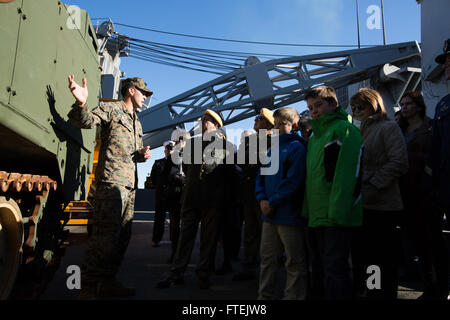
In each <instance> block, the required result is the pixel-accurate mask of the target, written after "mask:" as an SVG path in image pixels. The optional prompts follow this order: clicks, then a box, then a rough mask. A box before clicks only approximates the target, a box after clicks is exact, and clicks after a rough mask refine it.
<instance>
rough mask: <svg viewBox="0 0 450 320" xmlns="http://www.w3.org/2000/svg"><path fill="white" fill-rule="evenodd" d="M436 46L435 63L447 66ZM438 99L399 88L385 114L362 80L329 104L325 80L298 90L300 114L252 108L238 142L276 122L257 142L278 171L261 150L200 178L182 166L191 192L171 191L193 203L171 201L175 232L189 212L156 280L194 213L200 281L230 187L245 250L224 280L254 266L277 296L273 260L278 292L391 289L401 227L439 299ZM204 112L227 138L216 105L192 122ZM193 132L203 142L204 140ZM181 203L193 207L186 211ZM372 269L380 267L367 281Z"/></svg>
mask: <svg viewBox="0 0 450 320" xmlns="http://www.w3.org/2000/svg"><path fill="white" fill-rule="evenodd" d="M445 54H447V53H446V52H445ZM445 57H446V59H444V60H443V61H442V64H445V66H447V65H448V64H449V62H448V61H447V60H449V58H448V55H445ZM439 61H441V60H439ZM446 68H447V69H448V67H446ZM447 69H446V70H447ZM446 72H447V73H446V75H447V76H448V77H450V72H448V70H447V71H446ZM448 99H449V97H448V96H447V97H446V98H444V99H443V101H442V102H441V103H440V104H439V105H438V106H437V109H436V117H435V119H434V121H432V120H431V119H429V118H428V117H427V116H426V115H425V111H426V106H425V103H424V100H423V97H422V96H421V94H420V93H419V92H406V93H405V94H403V96H402V97H401V99H400V107H401V110H400V111H399V116H398V117H396V121H392V120H390V119H389V118H388V116H387V113H386V109H385V106H384V103H383V99H382V97H381V95H380V94H379V93H378V92H377V91H375V90H373V89H369V88H361V89H360V90H359V91H358V92H357V93H356V94H354V95H353V96H352V97H351V99H350V106H351V115H350V114H349V113H347V112H346V110H345V109H344V108H342V107H340V106H339V104H338V100H337V96H336V93H335V90H334V89H333V88H331V87H326V86H320V87H316V88H313V89H311V90H310V91H309V92H308V93H307V94H306V102H307V105H308V110H309V115H310V119H309V120H308V119H305V118H303V119H301V117H300V115H299V114H298V113H297V111H296V110H295V109H293V108H281V109H278V110H276V111H275V112H274V113H272V112H271V111H270V110H268V109H265V108H262V109H261V113H260V114H259V115H258V116H257V117H256V118H255V126H254V129H255V131H256V134H254V135H255V136H256V138H257V140H251V139H249V138H250V136H247V137H244V139H242V141H241V142H242V144H241V146H240V148H245V147H246V143H247V148H248V142H249V141H253V142H255V141H258V140H259V139H261V138H263V139H267V140H268V141H270V137H271V135H273V134H276V135H277V138H278V140H277V144H276V145H272V146H270V143H269V144H268V145H269V146H268V148H267V149H266V150H258V152H266V153H267V158H269V159H270V158H271V153H274V152H278V153H279V154H278V158H277V159H279V167H278V171H277V172H276V173H275V174H270V175H263V174H261V169H262V168H264V167H267V166H270V165H271V164H270V162H269V163H265V164H261V163H259V164H249V163H247V162H246V163H245V164H238V165H237V166H238V167H239V168H238V170H236V168H233V166H230V165H228V164H225V163H221V164H216V167H214V168H210V169H209V170H206V173H205V174H204V176H203V177H204V178H203V179H202V175H201V174H199V173H200V172H203V171H204V166H205V163H204V162H202V165H195V164H194V165H192V166H187V169H186V170H187V172H191V175H190V179H187V180H186V184H185V186H186V187H187V188H189V187H191V188H190V189H191V190H192V186H193V185H195V186H196V187H195V194H194V193H192V192H191V193H190V195H189V196H188V197H187V198H183V199H184V200H183V199H182V200H181V201H182V203H183V201H186V202H188V203H190V204H193V203H195V204H196V207H195V209H192V208H193V207H190V206H187V205H185V204H184V203H183V205H182V207H181V228H182V231H181V234H183V228H185V229H186V228H187V227H186V225H187V224H189V225H190V228H189V229H188V230H189V232H188V231H186V232H185V234H189V236H186V237H183V236H181V238H180V241H179V246H183V248H180V250H179V251H177V252H176V253H174V255H175V260H174V263H173V265H172V268H171V271H170V273H169V275H168V276H166V277H165V278H164V279H162V280H161V281H160V282H159V283H158V285H157V286H158V287H159V288H164V287H170V286H173V285H177V284H182V283H184V280H183V275H184V271H185V268H186V266H187V264H188V262H189V259H190V255H191V252H192V246H193V241H194V239H195V231H196V227H197V225H198V222H199V221H201V222H202V233H201V235H200V263H199V264H198V266H197V269H196V273H197V276H198V281H199V286H200V287H201V288H208V287H209V284H210V275H211V273H212V272H213V271H214V269H215V266H214V261H215V247H216V246H217V240H218V235H220V233H221V232H220V227H219V224H220V221H221V218H220V216H221V215H222V216H227V215H232V213H230V212H231V211H232V210H235V209H236V206H235V205H236V201H235V199H239V200H238V201H237V203H238V204H240V208H241V210H240V212H241V214H242V217H243V220H244V241H243V243H244V260H243V263H242V270H241V271H240V272H239V273H237V274H236V275H234V277H233V280H236V281H243V280H250V279H253V278H255V277H256V275H257V274H258V271H259V289H258V298H259V299H275V298H277V293H276V288H277V285H276V274H277V270H278V268H279V267H280V261H283V262H284V267H285V270H286V284H285V289H284V293H283V298H285V299H306V298H313V299H314V298H318V299H322V298H323V299H352V298H356V299H360V298H361V299H395V298H396V297H397V288H398V273H399V265H400V262H401V261H400V260H401V256H402V255H403V246H404V244H405V243H404V241H402V237H403V236H406V239H407V240H406V241H407V242H408V246H410V247H411V248H412V249H411V250H412V251H413V252H414V254H415V255H416V256H417V257H418V258H419V265H420V274H421V277H422V281H423V284H424V294H423V295H422V298H424V299H446V298H447V295H448V252H447V248H446V243H445V239H444V238H443V235H442V227H443V224H442V222H443V215H444V213H447V214H448V212H449V206H448V195H449V194H450V193H449V192H448V191H449V190H448V188H449V187H448V185H449V182H448V180H445V179H443V178H444V177H446V176H448V171H449V170H450V168H449V167H448V163H450V162H449V161H450V160H449V158H448V157H449V153H448V144H449V140H448V131H449V130H448V126H449V124H448V121H450V119H449V117H446V115H448V114H449V112H448V111H447V109H449V107H448V101H447V100H448ZM205 122H211V126H210V128H209V129H210V130H212V131H211V132H216V133H215V134H216V135H219V136H220V137H219V136H217V138H219V139H223V141H224V144H226V143H229V142H227V141H226V136H225V135H224V131H223V130H218V129H219V128H220V127H222V120H221V118H220V116H219V115H218V114H216V113H214V111H212V110H208V111H207V112H205V115H204V116H203V117H202V125H203V129H204V130H203V132H202V133H203V134H204V133H205V132H207V131H208V129H207V128H205V126H204V123H205ZM305 124H307V125H305ZM261 129H264V130H261ZM273 129H275V130H276V131H274V132H272V130H273ZM300 129H304V130H300ZM300 132H302V133H303V134H301V133H300ZM199 139H201V137H200V138H199ZM202 143H203V148H205V147H206V146H207V145H208V143H209V142H205V140H203V141H202ZM259 145H260V144H259V143H258V146H259ZM203 150H204V149H203ZM248 150H250V149H249V148H248ZM246 156H249V155H246ZM196 166H197V168H196V169H194V168H195V167H196ZM220 167H222V169H220V171H219V168H220ZM216 170H217V172H216ZM219 172H220V174H219ZM236 172H238V174H236ZM208 178H210V179H208ZM236 182H237V184H236ZM236 190H239V192H238V193H236V192H234V191H236ZM211 192H213V193H216V195H217V194H219V195H220V196H216V197H213V196H211V195H210V193H211ZM192 199H198V200H196V201H191V200H192ZM210 199H215V201H214V202H211V201H209V200H210ZM188 208H189V209H188ZM212 208H214V209H212ZM185 212H189V213H190V214H192V217H190V218H189V219H188V220H187V221H183V219H187V218H186V217H185V215H186V213H185ZM191 219H192V221H191ZM194 225H195V228H194V227H193V226H194ZM183 226H184V227H183ZM194 229H195V231H194ZM203 229H204V230H203ZM225 232H229V233H232V230H225ZM222 234H223V232H222ZM185 241H186V243H189V245H186V243H185ZM372 272H378V274H379V278H377V280H374V283H373V285H372V286H369V285H368V283H367V281H368V278H369V276H370V275H372Z"/></svg>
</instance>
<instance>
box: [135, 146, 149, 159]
mask: <svg viewBox="0 0 450 320" xmlns="http://www.w3.org/2000/svg"><path fill="white" fill-rule="evenodd" d="M138 152H139V154H140V155H141V156H143V157H144V159H145V160H148V159H150V158H151V157H152V155H151V153H150V147H149V146H146V147H143V148H141V149H139V150H138Z"/></svg>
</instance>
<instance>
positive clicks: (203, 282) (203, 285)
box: [197, 277, 210, 289]
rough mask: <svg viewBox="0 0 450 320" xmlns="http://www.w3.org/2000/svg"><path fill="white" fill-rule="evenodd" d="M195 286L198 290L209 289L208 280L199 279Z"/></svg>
mask: <svg viewBox="0 0 450 320" xmlns="http://www.w3.org/2000/svg"><path fill="white" fill-rule="evenodd" d="M197 284H198V287H199V288H200V289H209V285H210V283H209V278H204V277H199V278H197Z"/></svg>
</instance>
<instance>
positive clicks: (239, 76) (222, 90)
mask: <svg viewBox="0 0 450 320" xmlns="http://www.w3.org/2000/svg"><path fill="white" fill-rule="evenodd" d="M420 53H421V50H420V46H419V44H418V43H417V41H412V42H405V43H398V44H392V45H386V46H374V47H370V48H364V49H354V50H346V51H336V52H330V53H320V54H312V55H305V56H293V57H288V58H280V59H273V60H268V61H264V62H260V61H259V59H258V58H257V57H254V56H252V57H249V58H248V59H247V60H246V63H245V65H244V66H243V67H241V68H239V69H236V70H235V71H233V72H230V73H228V74H225V75H223V76H220V77H218V78H216V79H214V80H212V81H209V82H206V83H204V84H202V85H200V86H197V87H195V88H193V89H191V90H189V91H186V92H184V93H181V94H179V95H177V96H175V97H173V98H171V99H169V100H166V101H164V102H161V103H159V104H157V105H155V106H154V107H151V108H148V109H146V110H144V111H142V112H140V113H139V118H140V121H141V123H142V127H143V130H144V133H146V135H145V137H144V144H145V145H151V146H152V148H156V147H159V146H161V145H162V143H163V141H165V140H169V139H170V136H171V133H172V132H173V130H175V129H176V128H184V124H185V123H187V122H192V121H195V120H197V119H198V118H200V117H201V116H202V114H203V112H204V111H205V110H206V109H212V110H214V111H216V112H218V113H219V114H221V116H222V118H223V119H224V125H228V124H231V123H234V122H237V121H241V120H244V119H247V118H250V117H253V116H255V115H256V114H258V113H259V110H260V108H262V107H265V108H269V109H278V108H280V107H284V106H288V105H291V104H293V103H295V102H298V101H301V100H303V99H304V97H305V93H306V91H307V90H308V89H310V88H312V87H315V86H318V85H327V86H332V87H334V88H335V89H336V90H337V92H338V98H339V102H340V105H342V106H343V107H347V105H348V96H349V94H350V91H351V90H354V91H356V90H357V86H360V83H361V82H362V81H369V86H370V87H372V88H374V89H376V90H378V91H380V93H381V94H382V96H383V99H384V100H385V104H386V107H387V113H388V115H389V116H390V117H392V116H393V114H394V112H395V110H396V109H397V108H398V103H399V99H400V98H401V96H402V94H403V93H404V92H406V91H407V90H420V83H421V82H420V74H421V67H420V66H421V60H420ZM352 85H353V87H352ZM355 86H356V87H355Z"/></svg>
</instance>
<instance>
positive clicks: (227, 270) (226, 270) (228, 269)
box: [215, 265, 233, 275]
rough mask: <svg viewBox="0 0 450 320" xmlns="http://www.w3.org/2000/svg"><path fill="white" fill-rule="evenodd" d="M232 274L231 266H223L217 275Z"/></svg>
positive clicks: (217, 271)
mask: <svg viewBox="0 0 450 320" xmlns="http://www.w3.org/2000/svg"><path fill="white" fill-rule="evenodd" d="M231 272H233V269H232V268H231V266H230V265H223V266H222V268H220V269H218V270H216V272H215V274H217V275H224V274H227V273H231Z"/></svg>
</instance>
